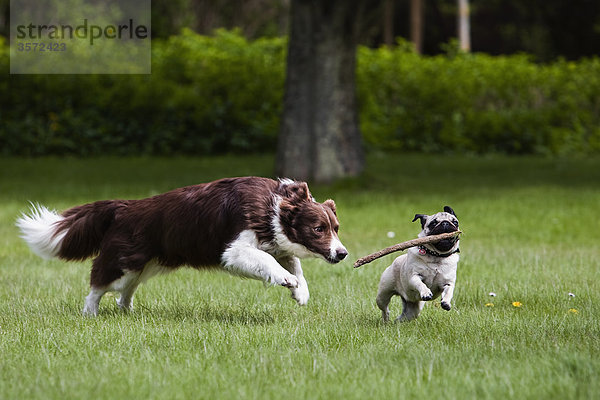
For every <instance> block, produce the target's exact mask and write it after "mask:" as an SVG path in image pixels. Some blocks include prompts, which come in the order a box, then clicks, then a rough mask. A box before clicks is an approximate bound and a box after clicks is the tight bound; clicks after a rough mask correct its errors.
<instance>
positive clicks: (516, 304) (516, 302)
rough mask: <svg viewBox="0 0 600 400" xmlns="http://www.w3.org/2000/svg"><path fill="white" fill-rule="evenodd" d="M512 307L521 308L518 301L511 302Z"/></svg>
mask: <svg viewBox="0 0 600 400" xmlns="http://www.w3.org/2000/svg"><path fill="white" fill-rule="evenodd" d="M512 305H513V307H521V306H522V304H521V302H520V301H513V303H512Z"/></svg>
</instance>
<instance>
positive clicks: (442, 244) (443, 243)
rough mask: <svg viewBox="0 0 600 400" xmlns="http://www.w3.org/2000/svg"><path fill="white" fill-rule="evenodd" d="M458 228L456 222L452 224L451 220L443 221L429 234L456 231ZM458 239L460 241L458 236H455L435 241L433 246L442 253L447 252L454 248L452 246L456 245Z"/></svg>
mask: <svg viewBox="0 0 600 400" xmlns="http://www.w3.org/2000/svg"><path fill="white" fill-rule="evenodd" d="M457 230H458V227H457V226H455V225H454V224H452V223H451V222H449V221H442V222H440V223H439V224H437V225H436V227H435V228H433V229H432V230H431V231H430V232H429V235H439V234H441V233H449V232H456V231H457ZM457 241H458V236H455V237H453V238H452V239H444V240H440V241H439V242H437V243H434V244H433V247H435V248H436V249H437V250H438V251H440V252H441V253H445V252H448V251H450V249H452V247H454V245H455V244H456V242H457Z"/></svg>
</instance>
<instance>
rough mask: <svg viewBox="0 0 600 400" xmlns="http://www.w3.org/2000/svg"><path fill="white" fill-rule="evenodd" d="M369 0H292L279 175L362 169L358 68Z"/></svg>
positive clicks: (330, 175)
mask: <svg viewBox="0 0 600 400" xmlns="http://www.w3.org/2000/svg"><path fill="white" fill-rule="evenodd" d="M364 3H365V0H349V1H345V0H329V1H321V0H293V1H292V7H291V19H290V38H289V46H288V56H287V75H286V84H285V95H284V105H283V107H284V109H283V115H282V119H281V121H282V122H281V129H280V135H279V143H278V154H277V173H278V174H279V176H282V177H283V176H285V177H290V178H294V179H301V180H309V181H315V182H331V181H333V180H335V179H337V178H341V177H345V176H355V175H358V174H359V173H360V172H362V170H363V167H364V155H363V150H362V140H361V135H360V130H359V126H358V115H357V103H356V86H355V69H356V41H357V36H358V31H359V20H358V17H357V16H359V15H360V13H361V9H362V8H363V5H364Z"/></svg>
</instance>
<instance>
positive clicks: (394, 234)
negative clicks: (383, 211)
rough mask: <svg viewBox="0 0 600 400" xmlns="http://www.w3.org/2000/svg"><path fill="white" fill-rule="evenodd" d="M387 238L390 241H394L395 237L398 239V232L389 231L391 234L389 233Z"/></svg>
mask: <svg viewBox="0 0 600 400" xmlns="http://www.w3.org/2000/svg"><path fill="white" fill-rule="evenodd" d="M387 237H389V238H390V239H393V238H395V237H396V232H392V231H389V232H388V233H387Z"/></svg>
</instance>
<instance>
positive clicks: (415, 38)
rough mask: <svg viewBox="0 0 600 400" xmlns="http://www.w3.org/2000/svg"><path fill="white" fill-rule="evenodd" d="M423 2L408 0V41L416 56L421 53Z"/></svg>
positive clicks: (420, 0)
mask: <svg viewBox="0 0 600 400" xmlns="http://www.w3.org/2000/svg"><path fill="white" fill-rule="evenodd" d="M424 10H425V0H410V41H411V42H413V44H414V45H415V50H416V51H417V53H418V54H421V53H423V27H424V25H425V24H424V22H423V14H424Z"/></svg>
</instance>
